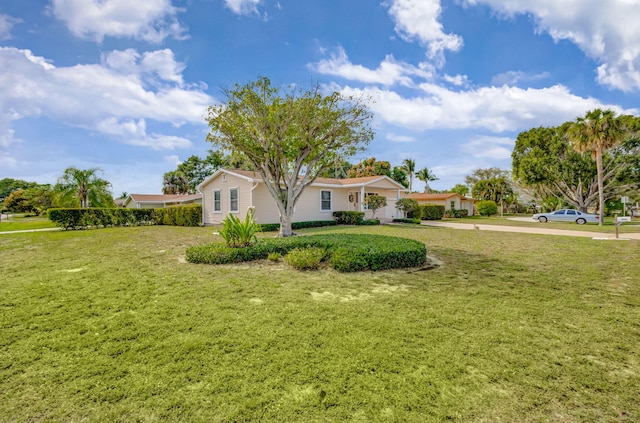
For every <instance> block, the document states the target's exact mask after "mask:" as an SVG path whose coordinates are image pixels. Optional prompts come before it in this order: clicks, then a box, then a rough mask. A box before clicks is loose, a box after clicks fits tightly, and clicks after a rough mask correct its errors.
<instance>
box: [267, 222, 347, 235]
mask: <svg viewBox="0 0 640 423" xmlns="http://www.w3.org/2000/svg"><path fill="white" fill-rule="evenodd" d="M337 224H338V221H336V220H310V221H307V222H293V223H292V224H291V227H292V228H293V229H305V228H322V227H324V226H335V225H337ZM260 228H261V231H262V232H276V231H279V230H280V224H279V223H263V224H261V225H260Z"/></svg>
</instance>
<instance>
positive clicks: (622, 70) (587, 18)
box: [466, 0, 640, 91]
mask: <svg viewBox="0 0 640 423" xmlns="http://www.w3.org/2000/svg"><path fill="white" fill-rule="evenodd" d="M479 3H482V4H486V5H489V6H490V7H491V8H493V9H494V10H496V11H498V12H499V13H502V14H505V15H507V16H512V15H515V14H530V15H532V16H533V17H534V18H535V21H536V25H537V30H538V31H540V32H546V33H548V34H549V35H551V37H553V39H554V40H569V41H571V42H573V43H575V44H576V45H577V46H578V47H579V48H580V49H581V50H582V51H584V52H585V53H586V54H587V55H588V56H589V57H592V58H593V59H595V60H596V61H598V62H599V63H601V65H600V66H599V67H598V76H597V78H598V81H599V82H600V83H601V84H604V85H607V86H609V87H612V88H616V89H620V90H623V91H636V90H640V25H638V22H639V21H640V5H639V4H638V2H637V1H636V0H607V1H602V0H564V1H557V0H536V1H531V0H466V4H471V5H473V4H479Z"/></svg>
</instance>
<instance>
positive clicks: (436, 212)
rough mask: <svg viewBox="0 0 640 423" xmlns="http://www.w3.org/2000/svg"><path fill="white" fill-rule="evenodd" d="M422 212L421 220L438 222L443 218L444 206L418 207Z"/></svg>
mask: <svg viewBox="0 0 640 423" xmlns="http://www.w3.org/2000/svg"><path fill="white" fill-rule="evenodd" d="M420 209H421V210H422V220H440V219H442V216H444V206H439V205H426V206H420Z"/></svg>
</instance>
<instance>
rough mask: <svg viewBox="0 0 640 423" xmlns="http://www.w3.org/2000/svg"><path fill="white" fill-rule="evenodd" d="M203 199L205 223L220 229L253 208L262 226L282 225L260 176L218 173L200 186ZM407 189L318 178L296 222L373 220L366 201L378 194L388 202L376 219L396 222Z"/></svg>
mask: <svg viewBox="0 0 640 423" xmlns="http://www.w3.org/2000/svg"><path fill="white" fill-rule="evenodd" d="M198 190H199V191H200V192H201V193H202V195H203V202H202V204H203V207H202V208H203V222H204V224H205V225H216V224H220V223H222V221H223V220H224V219H225V218H226V217H227V215H229V214H234V215H237V216H238V217H240V218H243V217H244V216H245V214H246V213H247V211H248V210H249V209H250V208H253V210H254V217H255V219H256V221H257V222H258V223H279V222H280V213H279V211H278V206H277V205H276V202H275V200H274V199H273V197H272V196H271V194H270V193H269V190H268V189H267V187H266V185H265V184H264V181H263V180H262V178H261V177H260V174H259V173H257V172H252V171H246V170H236V169H233V170H230V169H218V170H217V171H216V173H214V174H213V175H212V176H210V177H209V178H208V179H206V180H205V181H204V182H202V183H201V184H200V185H199V186H198ZM405 190H406V189H405V188H404V187H403V186H402V185H401V184H399V183H397V182H396V181H394V180H393V179H391V178H389V177H388V176H370V177H365V178H350V179H332V178H317V179H316V180H315V181H314V182H313V183H312V184H310V185H308V186H307V187H306V188H305V189H304V191H303V192H302V194H301V196H300V198H299V199H298V201H297V202H296V206H295V209H294V213H293V222H307V221H314V220H332V219H334V217H333V212H334V211H345V210H347V211H348V210H351V211H363V212H365V218H366V219H370V218H371V216H372V212H371V210H366V207H365V205H364V203H363V201H362V200H363V199H364V198H365V197H366V196H367V195H372V194H378V195H382V196H384V197H386V198H387V206H386V207H383V208H381V209H378V210H376V214H375V218H376V219H392V218H394V217H397V216H398V215H399V214H400V212H399V211H398V210H397V209H396V207H395V203H396V201H397V200H398V199H399V198H400V197H401V192H404V191H405Z"/></svg>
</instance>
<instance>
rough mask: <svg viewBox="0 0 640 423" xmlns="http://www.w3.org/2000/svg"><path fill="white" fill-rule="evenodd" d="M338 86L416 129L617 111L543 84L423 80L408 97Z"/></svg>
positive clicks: (552, 120)
mask: <svg viewBox="0 0 640 423" xmlns="http://www.w3.org/2000/svg"><path fill="white" fill-rule="evenodd" d="M335 88H336V87H334V89H335ZM339 89H341V91H342V92H343V93H344V94H346V95H354V96H364V97H369V98H371V99H372V100H373V101H372V103H371V105H370V108H371V110H372V111H373V112H374V114H375V116H376V117H377V118H378V119H380V120H381V121H382V122H383V123H386V124H391V125H395V126H399V127H403V128H407V129H412V130H417V131H425V130H433V129H458V130H460V129H476V130H483V131H488V132H492V133H496V134H499V133H502V132H507V131H517V130H523V129H527V128H531V127H534V126H539V125H558V124H560V123H562V122H565V121H569V120H574V119H575V118H576V117H577V116H581V115H582V114H584V112H585V111H587V110H589V109H593V108H595V107H611V108H613V109H615V110H618V111H620V110H619V108H617V107H614V106H607V105H602V104H601V103H600V102H599V101H597V100H595V99H591V98H586V99H585V98H582V97H579V96H576V95H573V94H571V93H570V92H569V90H568V89H567V88H566V87H564V86H561V85H555V86H552V87H549V88H543V89H532V88H530V89H521V88H516V87H507V86H502V87H483V88H478V89H471V90H464V91H453V90H450V89H447V88H445V87H442V86H438V85H435V84H431V83H424V84H421V85H420V91H421V92H420V93H419V95H417V96H415V97H411V98H410V97H403V96H401V95H400V94H399V93H397V92H394V91H391V90H386V89H380V88H376V87H367V88H352V87H343V88H339Z"/></svg>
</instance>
